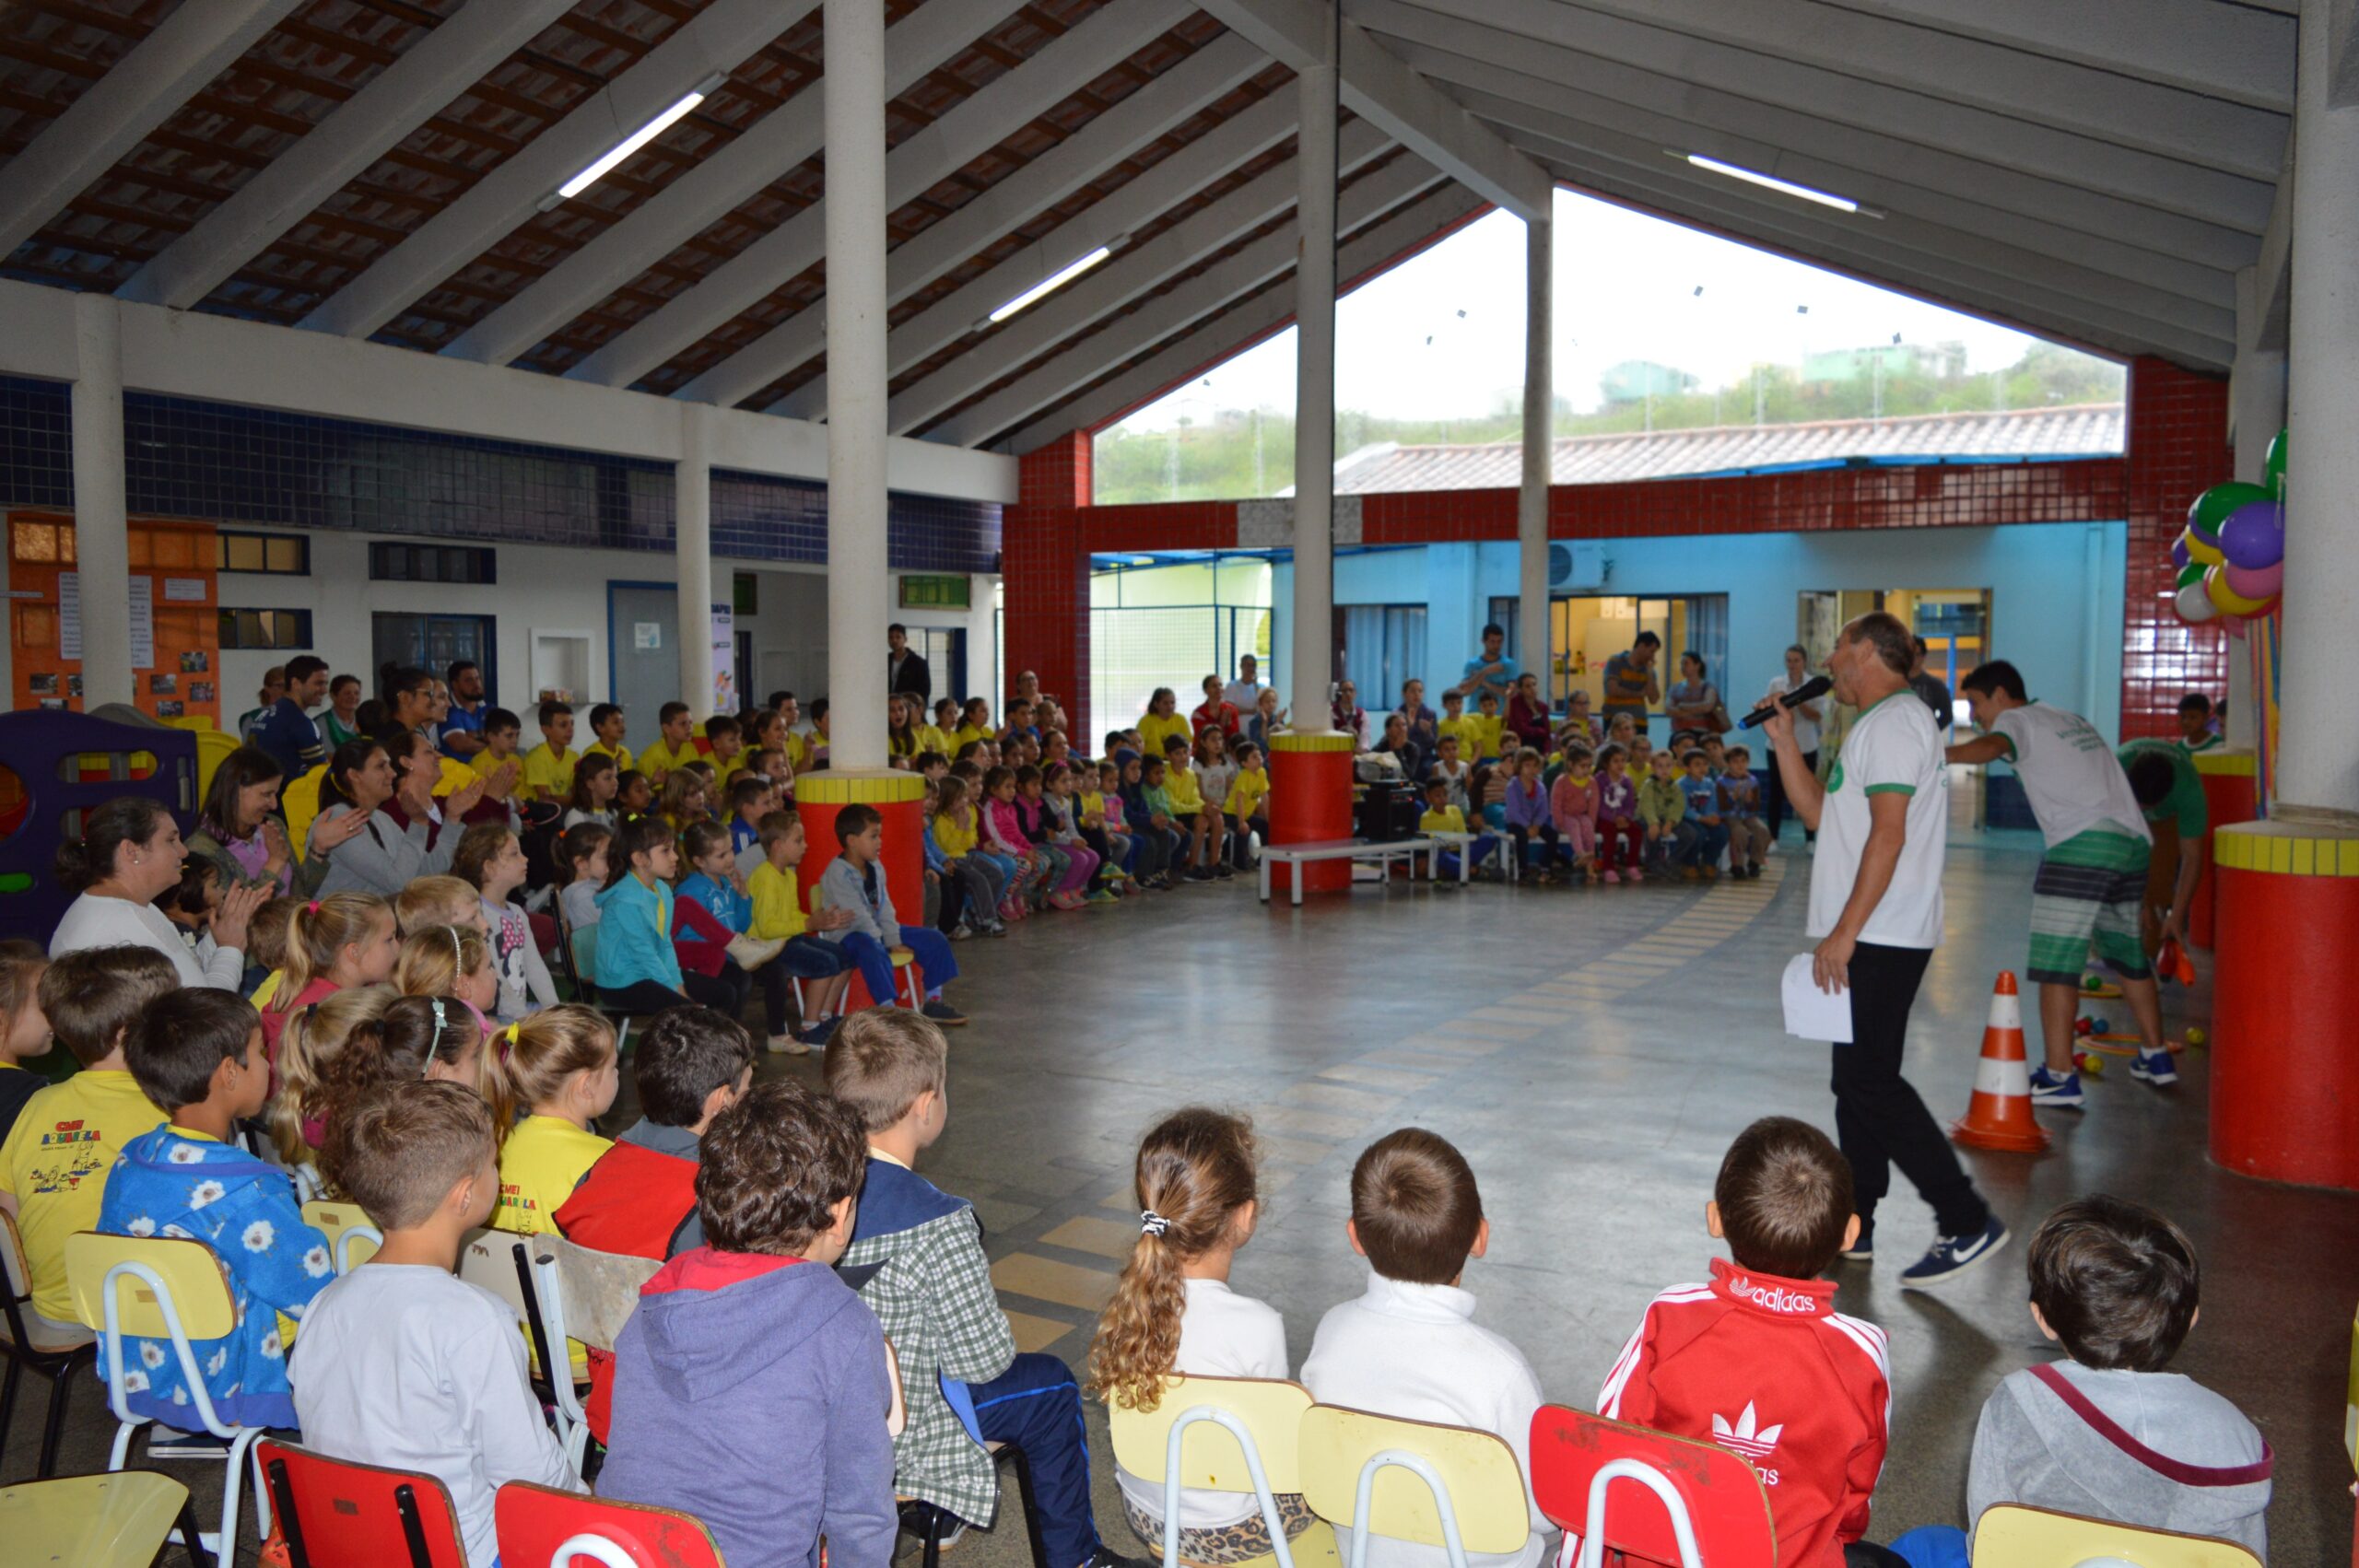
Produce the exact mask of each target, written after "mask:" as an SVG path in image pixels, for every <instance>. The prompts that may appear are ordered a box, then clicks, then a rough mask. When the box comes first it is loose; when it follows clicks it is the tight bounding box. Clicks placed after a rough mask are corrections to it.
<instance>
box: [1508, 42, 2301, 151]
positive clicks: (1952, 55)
mask: <svg viewBox="0 0 2359 1568" xmlns="http://www.w3.org/2000/svg"><path fill="white" fill-rule="evenodd" d="M1555 8H1558V9H1564V8H1566V7H1563V6H1558V7H1555ZM1570 8H1572V9H1578V10H1586V11H1594V12H1597V13H1600V14H1606V13H1611V14H1613V15H1614V16H1618V17H1622V18H1627V19H1630V20H1633V21H1637V22H1642V23H1645V24H1647V25H1649V26H1652V27H1658V28H1665V29H1671V30H1672V31H1675V32H1679V33H1682V34H1684V35H1686V36H1688V37H1692V38H1699V39H1711V40H1714V41H1718V42H1720V43H1725V44H1731V45H1733V46H1735V47H1737V48H1740V49H1745V50H1750V51H1754V52H1755V53H1761V54H1765V55H1767V56H1769V57H1771V58H1773V59H1781V60H1790V61H1793V62H1795V63H1796V64H1808V65H1817V66H1821V67H1824V68H1825V69H1828V70H1832V71H1836V72H1838V73H1840V74H1842V75H1845V76H1860V77H1864V78H1866V79H1868V80H1871V81H1876V82H1882V83H1885V84H1888V85H1890V86H1892V87H1895V88H1905V89H1907V90H1909V91H1913V92H1919V93H1922V94H1924V95H1926V96H1927V97H1931V98H1939V99H1947V100H1948V101H1950V102H1953V103H1964V104H1970V105H1972V106H1973V107H1975V108H1977V109H1981V110H1985V111H1989V112H1990V113H1992V114H1999V115H2003V116H2005V117H2007V118H2009V119H2012V120H2020V121H2024V122H2026V123H2031V124H2036V125H2046V126H2048V127H2049V128H2050V129H2052V130H2058V131H2069V132H2071V133H2072V134H2074V135H2083V136H2091V137H2095V138H2096V139H2097V140H2100V141H2107V142H2113V143H2115V144H2117V145H2118V146H2126V147H2139V148H2143V149H2146V150H2149V151H2153V152H2156V153H2160V154H2162V155H2163V156H2165V157H2166V158H2175V159H2177V160H2178V161H2179V162H2182V163H2189V164H2193V165H2195V166H2196V167H2198V168H2201V169H2216V170H2222V171H2224V172H2225V173H2230V174H2238V175H2242V176H2243V177H2244V178H2246V179H2248V180H2267V179H2270V178H2272V177H2273V176H2274V175H2275V174H2276V172H2277V165H2278V162H2279V159H2280V158H2281V157H2282V155H2283V147H2284V142H2285V127H2286V124H2287V123H2288V118H2289V117H2288V116H2286V115H2284V114H2282V113H2272V112H2271V111H2266V110H2259V109H2249V108H2247V107H2245V106H2244V105H2242V104H2236V103H2229V102H2226V101H2224V100H2223V99H2215V98H2205V97H2203V96H2201V94H2197V93H2190V92H2183V91H2180V90H2179V89H2177V88H2166V87H2161V86H2158V85H2156V84H2154V83H2153V82H2142V81H2139V80H2136V79H2134V78H2132V77H2129V76H2114V75H2110V74H2108V73H2106V72H2103V71H2093V70H2090V69H2089V68H2087V67H2086V66H2083V65H2078V64H2073V63H2072V62H2071V61H2068V60H2056V59H2050V58H2048V57H2047V56H2044V55H2039V54H2035V53H2028V52H2026V51H2024V50H2019V49H2002V48H2000V47H1998V46H1997V45H1995V44H1989V43H1984V42H1982V41H1979V40H1978V39H1972V38H1962V37H1959V36H1958V35H1956V34H1954V33H1945V32H1936V31H1934V30H1932V29H1929V28H1922V27H1918V26H1916V25H1914V24H1913V23H1909V22H1904V21H1895V20H1892V19H1889V18H1884V17H1881V16H1872V15H1867V14H1864V13H1861V12H1859V11H1846V10H1843V9H1841V8H1839V7H1837V6H1831V5H1828V4H1826V3H1825V0H1745V3H1744V4H1743V5H1742V6H1731V5H1728V4H1726V0H1578V4H1577V5H1576V6H1573V7H1570ZM2137 9H2141V10H2142V7H2139V8H2137Z"/></svg>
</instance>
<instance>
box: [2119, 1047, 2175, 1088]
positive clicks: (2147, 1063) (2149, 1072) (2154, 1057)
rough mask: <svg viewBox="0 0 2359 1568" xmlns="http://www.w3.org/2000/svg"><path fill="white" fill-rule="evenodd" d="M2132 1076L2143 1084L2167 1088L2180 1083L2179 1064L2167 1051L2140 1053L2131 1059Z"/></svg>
mask: <svg viewBox="0 0 2359 1568" xmlns="http://www.w3.org/2000/svg"><path fill="white" fill-rule="evenodd" d="M2130 1077H2132V1078H2135V1079H2136V1080H2138V1082H2141V1083H2153V1084H2156V1085H2158V1086H2167V1085H2169V1084H2173V1083H2176V1082H2178V1064H2177V1062H2175V1061H2173V1060H2171V1053H2170V1052H2168V1051H2166V1050H2162V1051H2140V1052H2139V1053H2138V1054H2137V1055H2136V1056H2134V1057H2131V1058H2130Z"/></svg>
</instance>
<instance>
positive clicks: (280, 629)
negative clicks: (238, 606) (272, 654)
mask: <svg viewBox="0 0 2359 1568" xmlns="http://www.w3.org/2000/svg"><path fill="white" fill-rule="evenodd" d="M220 626H221V646H222V647H223V648H224V649H276V648H287V649H306V648H309V647H311V612H310V611H309V610H233V609H229V608H227V607H224V608H223V609H222V610H221V612H220Z"/></svg>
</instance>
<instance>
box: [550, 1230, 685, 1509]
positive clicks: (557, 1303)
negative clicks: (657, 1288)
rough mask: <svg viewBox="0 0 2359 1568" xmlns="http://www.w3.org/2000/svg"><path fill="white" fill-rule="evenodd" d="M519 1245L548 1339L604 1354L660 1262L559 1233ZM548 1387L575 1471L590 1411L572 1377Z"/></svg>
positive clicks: (585, 1446) (584, 1451)
mask: <svg viewBox="0 0 2359 1568" xmlns="http://www.w3.org/2000/svg"><path fill="white" fill-rule="evenodd" d="M524 1245H525V1246H526V1247H527V1248H528V1249H529V1251H530V1253H531V1255H532V1259H533V1293H534V1297H535V1298H536V1299H537V1300H538V1302H539V1304H540V1311H541V1327H542V1328H543V1330H544V1331H545V1332H546V1334H547V1335H548V1342H549V1343H550V1344H552V1345H555V1344H557V1343H558V1342H560V1341H562V1340H574V1341H578V1342H579V1343H581V1344H584V1345H587V1346H589V1347H590V1348H591V1349H592V1350H593V1351H604V1352H607V1353H608V1354H612V1353H613V1352H614V1348H615V1340H616V1338H617V1337H618V1336H619V1335H620V1334H621V1333H622V1331H623V1325H624V1324H626V1323H628V1322H629V1321H630V1315H631V1314H632V1313H633V1312H634V1311H636V1310H637V1309H638V1306H639V1292H640V1286H642V1285H644V1284H646V1283H647V1281H650V1280H651V1279H653V1278H654V1277H655V1274H656V1271H657V1270H660V1269H662V1268H663V1263H662V1261H661V1260H660V1259H657V1258H633V1257H631V1256H629V1255H628V1254H626V1253H617V1252H593V1251H592V1250H591V1249H590V1248H589V1247H586V1246H575V1245H574V1244H573V1243H572V1242H569V1241H568V1240H566V1239H565V1238H564V1237H563V1236H558V1235H537V1236H528V1237H526V1238H525V1244H524ZM553 1391H554V1392H555V1393H556V1395H557V1411H558V1413H559V1414H560V1415H561V1416H563V1418H564V1424H563V1426H562V1427H561V1428H560V1429H559V1434H560V1435H561V1436H562V1438H563V1439H564V1443H565V1457H567V1458H568V1459H569V1460H571V1461H572V1462H573V1469H574V1472H575V1473H576V1474H577V1475H578V1474H580V1473H581V1462H582V1460H583V1458H584V1457H587V1456H588V1454H589V1451H590V1417H589V1413H588V1412H587V1411H586V1410H583V1409H582V1405H581V1395H580V1392H579V1391H578V1390H577V1389H576V1388H575V1387H574V1386H573V1380H572V1379H571V1378H569V1377H568V1378H559V1379H557V1386H556V1387H555V1389H554V1390H553Z"/></svg>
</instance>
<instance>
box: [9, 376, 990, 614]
mask: <svg viewBox="0 0 2359 1568" xmlns="http://www.w3.org/2000/svg"><path fill="white" fill-rule="evenodd" d="M123 437H124V445H125V449H126V454H127V455H126V459H125V467H126V471H127V472H126V474H125V478H126V482H127V488H128V494H129V500H130V507H131V509H132V510H133V511H134V512H136V513H144V514H146V515H148V516H153V517H189V518H205V519H211V520H216V521H224V522H246V523H265V524H276V525H278V526H281V527H300V528H322V529H350V530H354V531H356V532H369V533H394V534H410V535H416V536H421V537H426V538H437V539H480V540H490V541H495V542H498V541H507V542H511V543H517V544H556V545H560V546H570V547H595V548H604V549H616V550H646V551H651V552H659V553H663V554H669V553H670V551H671V549H672V537H673V521H674V520H673V508H672V500H673V497H672V471H671V465H670V464H668V463H663V462H652V461H649V460H645V459H637V458H621V457H607V456H601V455H599V454H596V453H590V452H578V451H565V450H563V449H560V448H554V447H540V446H532V445H528V444H526V443H523V442H521V441H499V440H490V439H482V438H476V437H466V436H452V435H443V434H437V433H432V432H428V431H420V430H405V429H401V428H398V427H392V426H384V425H368V424H361V423H358V422H356V421H352V420H343V419H325V418H321V417H319V416H317V415H308V414H289V413H284V412H279V411H276V410H269V409H252V408H239V407H232V406H230V405H229V404H216V403H205V402H201V401H198V400H195V399H192V398H174V397H159V396H155V395H152V394H148V393H144V392H133V393H129V394H127V395H126V396H125V397H124V399H123ZM73 469H74V464H73V446H72V431H71V408H70V398H69V394H68V391H67V389H66V388H65V386H64V385H63V384H62V383H59V382H55V381H41V380H26V379H22V378H16V377H0V505H5V506H19V507H35V506H45V507H71V506H72V505H73V504H74V472H73ZM887 527H888V528H889V530H890V539H889V542H888V544H887V549H886V558H887V560H888V561H889V562H890V564H891V565H892V567H893V568H896V569H897V570H901V571H946V572H973V571H994V570H997V569H998V556H999V544H1000V509H999V508H998V507H997V506H995V505H992V504H991V503H988V502H980V501H958V500H946V499H943V498H941V497H932V496H904V495H896V496H894V497H892V498H891V501H890V505H889V508H888V510H887ZM712 547H713V550H714V553H715V554H717V555H722V556H736V557H739V558H741V559H746V560H757V561H805V562H822V563H823V562H825V561H826V560H827V486H825V485H822V484H818V483H816V482H813V481H808V480H795V479H780V478H776V477H773V476H771V475H768V474H739V473H730V472H721V471H716V472H715V473H714V474H713V476H712Z"/></svg>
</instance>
